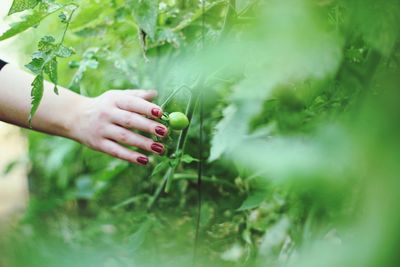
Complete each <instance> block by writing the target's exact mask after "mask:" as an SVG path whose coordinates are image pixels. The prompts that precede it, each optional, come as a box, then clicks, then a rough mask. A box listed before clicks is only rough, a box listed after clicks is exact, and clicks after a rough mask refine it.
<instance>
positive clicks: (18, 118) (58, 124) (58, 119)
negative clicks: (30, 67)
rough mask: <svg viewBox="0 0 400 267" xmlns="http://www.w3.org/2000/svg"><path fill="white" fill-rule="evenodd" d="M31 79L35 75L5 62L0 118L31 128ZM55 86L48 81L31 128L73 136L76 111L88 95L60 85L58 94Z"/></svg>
mask: <svg viewBox="0 0 400 267" xmlns="http://www.w3.org/2000/svg"><path fill="white" fill-rule="evenodd" d="M32 81H33V76H32V75H30V74H28V73H25V72H24V71H22V70H19V69H18V68H16V67H14V66H12V65H6V66H5V67H4V68H3V69H2V70H1V71H0V120H2V121H5V122H8V123H12V124H15V125H19V126H22V127H28V125H29V123H28V118H29V112H30V109H31V95H30V89H31V83H32ZM53 88H54V85H52V84H50V83H48V82H45V86H44V93H43V98H42V102H41V104H40V106H39V108H38V110H37V113H36V115H35V116H34V118H33V120H32V127H33V129H35V130H38V131H41V132H45V133H49V134H53V135H59V136H63V137H68V138H74V136H72V134H71V130H72V125H73V123H74V121H75V120H76V119H77V117H78V116H79V115H78V114H77V112H76V110H78V107H79V106H80V105H83V103H84V102H85V99H86V98H85V97H83V96H80V95H78V94H76V93H74V92H72V91H70V90H67V89H63V88H59V95H56V94H55V93H54V91H53Z"/></svg>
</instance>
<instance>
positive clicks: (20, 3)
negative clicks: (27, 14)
mask: <svg viewBox="0 0 400 267" xmlns="http://www.w3.org/2000/svg"><path fill="white" fill-rule="evenodd" d="M37 4H39V0H14V1H13V3H12V6H11V8H10V11H9V12H8V15H12V14H14V13H17V12H21V11H24V10H27V9H32V8H34V7H35V6H37Z"/></svg>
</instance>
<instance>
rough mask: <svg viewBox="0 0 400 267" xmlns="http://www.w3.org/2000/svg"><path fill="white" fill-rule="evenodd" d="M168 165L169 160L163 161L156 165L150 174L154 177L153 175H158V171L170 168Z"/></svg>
mask: <svg viewBox="0 0 400 267" xmlns="http://www.w3.org/2000/svg"><path fill="white" fill-rule="evenodd" d="M168 166H169V161H168V160H163V161H161V162H160V163H158V164H157V165H156V166H155V167H154V169H153V172H152V173H151V175H150V176H151V177H152V176H154V175H156V174H157V173H160V172H162V171H164V170H165V169H166V168H168Z"/></svg>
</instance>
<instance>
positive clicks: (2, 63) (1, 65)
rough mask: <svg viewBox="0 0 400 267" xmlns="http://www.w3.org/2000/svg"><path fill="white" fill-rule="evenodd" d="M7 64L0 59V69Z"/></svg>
mask: <svg viewBox="0 0 400 267" xmlns="http://www.w3.org/2000/svg"><path fill="white" fill-rule="evenodd" d="M5 65H7V62H4V61H3V60H1V59H0V70H1V69H2V68H3V67H4V66H5Z"/></svg>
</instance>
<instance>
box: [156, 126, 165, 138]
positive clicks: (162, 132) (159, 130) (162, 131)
mask: <svg viewBox="0 0 400 267" xmlns="http://www.w3.org/2000/svg"><path fill="white" fill-rule="evenodd" d="M156 133H157V134H158V135H161V136H165V135H166V134H167V129H165V128H164V127H161V126H157V127H156Z"/></svg>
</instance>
